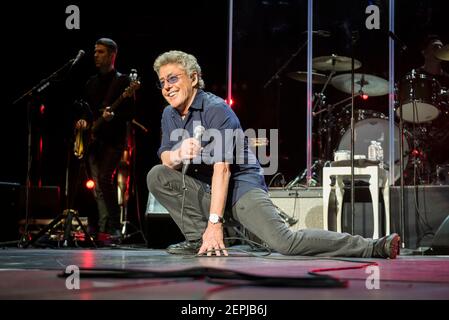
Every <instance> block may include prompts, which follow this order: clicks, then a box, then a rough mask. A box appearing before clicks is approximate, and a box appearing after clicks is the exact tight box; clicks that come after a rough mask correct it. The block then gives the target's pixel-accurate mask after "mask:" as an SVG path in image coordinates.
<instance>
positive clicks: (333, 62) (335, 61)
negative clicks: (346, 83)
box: [312, 54, 362, 72]
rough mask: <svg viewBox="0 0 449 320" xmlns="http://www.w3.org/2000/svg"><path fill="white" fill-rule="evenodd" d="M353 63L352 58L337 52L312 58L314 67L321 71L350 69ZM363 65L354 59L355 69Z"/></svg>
mask: <svg viewBox="0 0 449 320" xmlns="http://www.w3.org/2000/svg"><path fill="white" fill-rule="evenodd" d="M351 65H352V62H351V58H349V57H340V56H337V55H335V54H333V55H331V56H322V57H316V58H313V60H312V66H313V68H314V69H316V70H320V71H337V72H338V71H350V70H351ZM361 66H362V63H361V62H360V61H358V60H355V59H354V69H358V68H360V67H361Z"/></svg>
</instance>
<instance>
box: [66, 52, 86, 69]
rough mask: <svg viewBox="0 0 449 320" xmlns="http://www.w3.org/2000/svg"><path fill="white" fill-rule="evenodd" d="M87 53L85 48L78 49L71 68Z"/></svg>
mask: <svg viewBox="0 0 449 320" xmlns="http://www.w3.org/2000/svg"><path fill="white" fill-rule="evenodd" d="M85 54H86V53H85V52H84V50H80V51H78V54H77V55H76V58H75V59H73V62H72V65H71V66H70V68H72V67H73V66H74V65H75V64H77V63H78V61H80V60H81V58H82V57H84V55H85Z"/></svg>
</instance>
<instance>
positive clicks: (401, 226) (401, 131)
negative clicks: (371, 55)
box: [388, 31, 415, 248]
mask: <svg viewBox="0 0 449 320" xmlns="http://www.w3.org/2000/svg"><path fill="white" fill-rule="evenodd" d="M388 35H389V36H390V37H391V38H392V39H393V40H394V41H396V42H398V44H399V45H400V46H401V50H400V53H401V54H402V53H405V52H406V51H407V49H408V48H407V46H406V45H405V44H404V43H403V42H402V41H401V40H400V39H399V38H398V37H397V36H396V35H395V34H394V33H393V32H391V31H389V32H388ZM398 69H399V68H398ZM413 98H414V97H413ZM414 110H415V109H414ZM390 134H393V135H394V132H393V133H391V132H390ZM399 134H400V137H399V171H400V178H401V179H400V187H399V190H400V191H399V193H400V210H399V232H400V234H401V242H402V243H401V246H402V248H405V240H404V238H405V233H404V232H405V213H404V208H405V204H404V202H405V201H404V198H405V195H404V121H403V115H402V105H400V106H399ZM393 140H394V139H393Z"/></svg>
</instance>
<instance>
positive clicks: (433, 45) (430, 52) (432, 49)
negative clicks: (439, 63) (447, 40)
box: [423, 39, 443, 59]
mask: <svg viewBox="0 0 449 320" xmlns="http://www.w3.org/2000/svg"><path fill="white" fill-rule="evenodd" d="M442 47H443V43H442V42H441V40H437V39H436V40H433V41H432V42H430V43H429V44H428V45H427V47H426V48H425V49H424V50H423V55H424V57H425V58H426V59H427V58H430V59H437V58H436V57H435V53H436V52H437V51H438V49H440V48H442Z"/></svg>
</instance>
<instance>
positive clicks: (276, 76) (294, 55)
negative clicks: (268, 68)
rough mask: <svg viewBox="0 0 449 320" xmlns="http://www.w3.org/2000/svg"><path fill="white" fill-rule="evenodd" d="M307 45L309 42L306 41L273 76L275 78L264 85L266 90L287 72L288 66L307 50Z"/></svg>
mask: <svg viewBox="0 0 449 320" xmlns="http://www.w3.org/2000/svg"><path fill="white" fill-rule="evenodd" d="M306 45H307V40H306V41H304V43H303V44H302V45H301V46H300V47H299V48H298V50H296V51H295V52H294V53H293V54H292V55H291V56H290V58H288V60H287V61H285V62H284V64H283V65H282V66H281V67H280V68H279V69H278V70H277V71H276V73H275V74H273V76H272V77H271V78H270V79H269V80H268V81H267V82H266V83H265V84H264V85H263V88H264V89H266V88H267V87H268V86H269V85H270V84H271V83H272V82H273V81H274V79H279V75H280V74H281V72H283V71H284V70H285V68H287V66H288V65H289V64H290V62H292V60H293V59H294V58H295V57H296V56H297V55H298V54H299V53H300V52H301V51H302V50H303V49H304V48H305V46H306Z"/></svg>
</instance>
